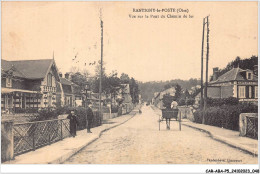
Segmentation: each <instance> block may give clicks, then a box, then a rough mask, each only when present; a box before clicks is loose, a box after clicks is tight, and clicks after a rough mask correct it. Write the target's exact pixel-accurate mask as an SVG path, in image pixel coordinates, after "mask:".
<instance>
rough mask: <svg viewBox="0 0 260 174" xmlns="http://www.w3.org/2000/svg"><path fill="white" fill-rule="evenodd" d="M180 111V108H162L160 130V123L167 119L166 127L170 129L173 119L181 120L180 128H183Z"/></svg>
mask: <svg viewBox="0 0 260 174" xmlns="http://www.w3.org/2000/svg"><path fill="white" fill-rule="evenodd" d="M178 113H179V109H162V116H161V118H160V116H159V130H160V123H161V122H163V121H165V122H166V128H167V129H168V130H170V126H171V121H174V119H175V120H176V121H179V130H181V113H180V114H178ZM178 116H179V118H178Z"/></svg>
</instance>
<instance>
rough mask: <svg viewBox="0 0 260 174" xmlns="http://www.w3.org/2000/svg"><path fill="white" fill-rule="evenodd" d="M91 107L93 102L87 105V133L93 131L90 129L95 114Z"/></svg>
mask: <svg viewBox="0 0 260 174" xmlns="http://www.w3.org/2000/svg"><path fill="white" fill-rule="evenodd" d="M91 107H92V104H91V103H88V105H87V133H92V132H91V131H90V128H91V125H92V121H93V118H94V114H93V111H92V109H91Z"/></svg>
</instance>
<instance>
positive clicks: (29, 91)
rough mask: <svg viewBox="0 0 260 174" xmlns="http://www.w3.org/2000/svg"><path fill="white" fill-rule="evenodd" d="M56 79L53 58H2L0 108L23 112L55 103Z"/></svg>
mask: <svg viewBox="0 0 260 174" xmlns="http://www.w3.org/2000/svg"><path fill="white" fill-rule="evenodd" d="M59 81H60V79H59V75H58V70H57V67H56V64H55V61H54V59H42V60H22V61H6V60H3V59H2V67H1V109H2V111H3V112H7V113H10V112H15V113H17V112H23V111H24V110H25V109H28V108H30V109H34V110H36V109H38V108H44V107H55V106H56V102H57V100H56V92H57V83H58V82H59Z"/></svg>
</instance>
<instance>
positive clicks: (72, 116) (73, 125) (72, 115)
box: [67, 110, 79, 138]
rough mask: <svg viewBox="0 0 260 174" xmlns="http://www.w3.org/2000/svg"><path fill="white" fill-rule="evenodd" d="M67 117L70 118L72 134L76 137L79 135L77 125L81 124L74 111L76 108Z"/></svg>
mask: <svg viewBox="0 0 260 174" xmlns="http://www.w3.org/2000/svg"><path fill="white" fill-rule="evenodd" d="M67 119H69V120H70V134H71V136H73V138H75V136H76V135H77V126H78V125H79V121H78V118H77V116H76V115H75V113H74V110H71V111H70V114H69V115H68V117H67Z"/></svg>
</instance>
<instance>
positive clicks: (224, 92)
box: [221, 85, 233, 98]
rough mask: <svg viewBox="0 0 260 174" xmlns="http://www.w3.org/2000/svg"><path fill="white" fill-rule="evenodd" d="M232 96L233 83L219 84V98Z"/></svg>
mask: <svg viewBox="0 0 260 174" xmlns="http://www.w3.org/2000/svg"><path fill="white" fill-rule="evenodd" d="M228 97H233V85H229V86H221V98H228Z"/></svg>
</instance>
